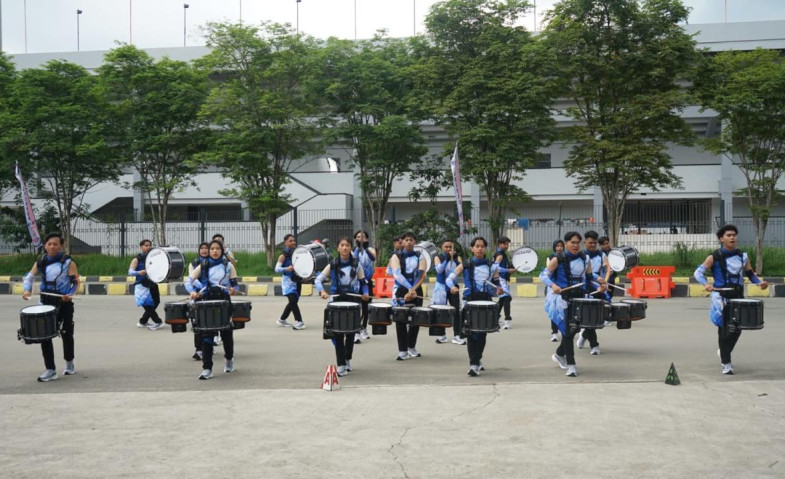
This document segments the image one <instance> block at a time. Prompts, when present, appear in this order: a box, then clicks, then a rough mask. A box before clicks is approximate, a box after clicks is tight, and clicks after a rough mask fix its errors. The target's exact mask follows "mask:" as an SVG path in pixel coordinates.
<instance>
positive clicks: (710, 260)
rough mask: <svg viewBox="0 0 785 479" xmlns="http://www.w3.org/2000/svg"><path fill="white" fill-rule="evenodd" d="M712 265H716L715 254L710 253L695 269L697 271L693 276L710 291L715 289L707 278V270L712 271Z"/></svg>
mask: <svg viewBox="0 0 785 479" xmlns="http://www.w3.org/2000/svg"><path fill="white" fill-rule="evenodd" d="M712 266H714V256H712V255H709V256H707V257H706V260H705V261H704V262H703V263H702V264H701V265H699V266H698V267H697V268H696V269H695V272H694V273H693V274H692V276H693V277H695V279H696V280H697V281H698V283H700V284H701V285H703V289H705V290H706V291H709V292H711V291H714V286H713V285H711V284H710V283H709V281H708V280H707V279H706V271H711V267H712Z"/></svg>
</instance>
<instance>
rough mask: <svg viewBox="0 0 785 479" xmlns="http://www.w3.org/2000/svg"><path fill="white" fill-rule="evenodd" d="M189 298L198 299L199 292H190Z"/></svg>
mask: <svg viewBox="0 0 785 479" xmlns="http://www.w3.org/2000/svg"><path fill="white" fill-rule="evenodd" d="M191 299H199V293H197V292H196V291H193V292H191Z"/></svg>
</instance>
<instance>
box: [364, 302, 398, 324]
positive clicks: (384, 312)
mask: <svg viewBox="0 0 785 479" xmlns="http://www.w3.org/2000/svg"><path fill="white" fill-rule="evenodd" d="M368 324H370V325H371V326H388V325H390V324H392V305H391V304H387V303H371V304H369V305H368Z"/></svg>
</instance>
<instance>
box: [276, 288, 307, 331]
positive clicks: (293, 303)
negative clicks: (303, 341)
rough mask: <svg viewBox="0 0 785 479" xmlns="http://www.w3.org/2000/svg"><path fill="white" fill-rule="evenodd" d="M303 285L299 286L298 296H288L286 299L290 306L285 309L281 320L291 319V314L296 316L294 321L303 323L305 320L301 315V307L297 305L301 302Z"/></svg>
mask: <svg viewBox="0 0 785 479" xmlns="http://www.w3.org/2000/svg"><path fill="white" fill-rule="evenodd" d="M300 288H301V285H300V284H299V283H298V284H297V291H298V294H294V293H292V294H287V295H286V298H287V299H288V300H289V304H287V305H286V307H285V308H284V309H283V313H281V319H283V320H285V319H286V318H288V317H289V313H292V314H294V320H295V321H297V322H301V321H302V320H303V315H302V314H301V313H300V305H299V304H297V303H298V302H299V301H300V295H299V291H300Z"/></svg>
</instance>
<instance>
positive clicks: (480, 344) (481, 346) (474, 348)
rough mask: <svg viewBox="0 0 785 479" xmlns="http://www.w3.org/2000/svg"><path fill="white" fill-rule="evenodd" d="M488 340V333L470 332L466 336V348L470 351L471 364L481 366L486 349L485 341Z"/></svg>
mask: <svg viewBox="0 0 785 479" xmlns="http://www.w3.org/2000/svg"><path fill="white" fill-rule="evenodd" d="M487 340H488V333H469V335H468V336H466V349H467V351H468V352H469V364H470V365H472V366H479V365H480V360H482V353H483V352H484V351H485V343H486V341H487Z"/></svg>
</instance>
